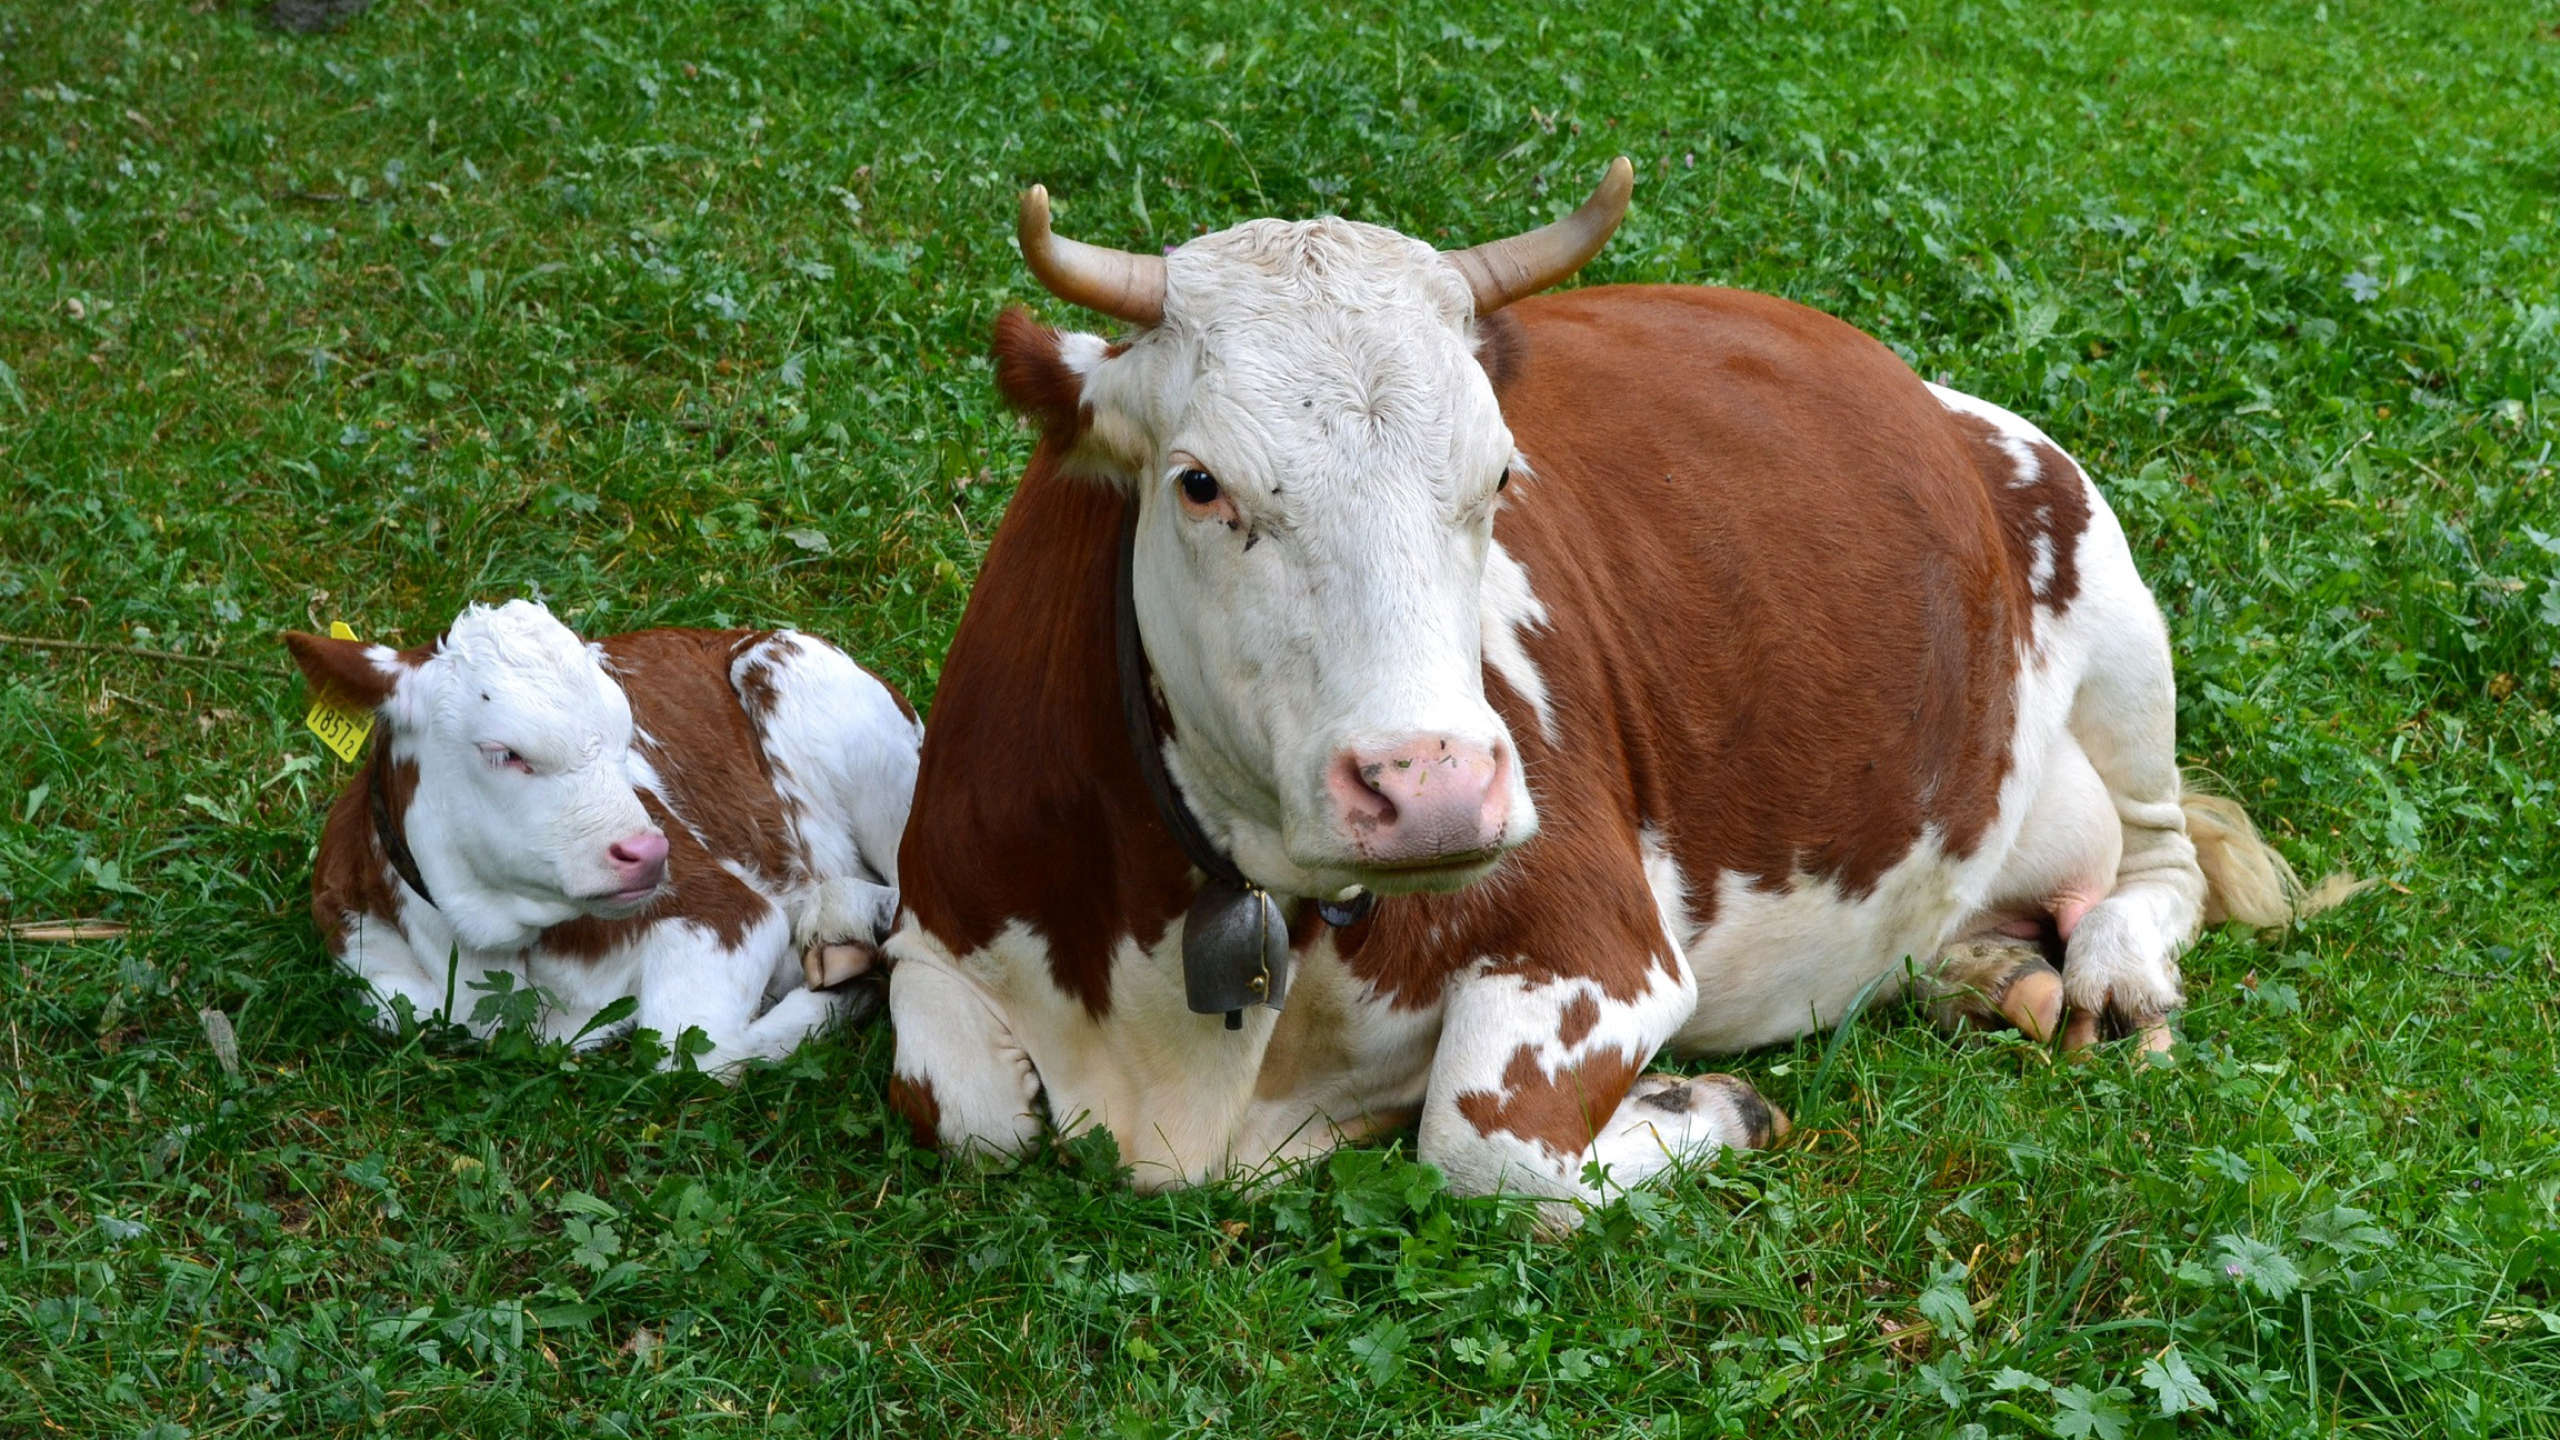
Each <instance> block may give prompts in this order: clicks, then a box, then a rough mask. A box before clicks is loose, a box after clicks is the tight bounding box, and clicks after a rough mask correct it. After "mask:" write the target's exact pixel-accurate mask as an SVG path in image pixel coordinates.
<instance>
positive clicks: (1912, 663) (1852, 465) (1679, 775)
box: [1496, 286, 2029, 922]
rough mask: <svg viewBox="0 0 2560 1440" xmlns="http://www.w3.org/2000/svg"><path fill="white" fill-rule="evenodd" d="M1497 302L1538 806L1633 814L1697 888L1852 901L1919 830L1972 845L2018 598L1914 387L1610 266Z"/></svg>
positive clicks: (1998, 732) (1954, 457) (1997, 735)
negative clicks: (1607, 272) (1523, 473)
mask: <svg viewBox="0 0 2560 1440" xmlns="http://www.w3.org/2000/svg"><path fill="white" fill-rule="evenodd" d="M1506 314H1507V317H1508V318H1507V319H1506V320H1505V321H1503V322H1502V323H1505V324H1508V325H1510V326H1512V327H1515V329H1516V339H1517V350H1518V356H1517V359H1518V365H1517V373H1516V374H1515V375H1514V376H1513V377H1511V382H1510V383H1509V384H1508V385H1507V386H1506V387H1505V388H1504V390H1503V392H1502V400H1503V410H1504V415H1505V418H1506V419H1507V420H1508V421H1509V423H1510V425H1511V428H1512V432H1513V436H1514V438H1515V440H1516V441H1517V443H1518V444H1519V447H1520V449H1521V451H1522V453H1523V454H1524V455H1526V456H1527V458H1528V460H1529V463H1530V467H1531V469H1532V470H1533V471H1534V474H1535V478H1534V479H1532V480H1530V481H1528V482H1526V483H1525V484H1524V485H1523V486H1521V487H1520V493H1519V494H1518V495H1517V496H1516V498H1514V499H1513V501H1512V503H1511V504H1510V505H1508V506H1507V507H1506V509H1505V510H1504V512H1503V514H1502V515H1501V517H1500V519H1499V521H1498V522H1497V525H1496V535H1497V537H1498V539H1499V540H1500V541H1501V543H1502V544H1503V546H1504V547H1505V548H1506V549H1507V550H1509V551H1510V553H1511V554H1512V555H1513V556H1514V557H1515V558H1516V559H1518V560H1519V561H1520V562H1521V563H1522V564H1523V566H1524V567H1525V568H1526V569H1527V571H1528V575H1529V580H1530V583H1531V585H1532V587H1533V588H1534V590H1535V592H1536V594H1537V596H1538V597H1539V599H1540V601H1541V602H1542V603H1543V605H1544V607H1545V610H1546V612H1547V616H1548V624H1547V626H1546V628H1545V629H1544V630H1543V631H1539V632H1535V633H1532V634H1530V635H1528V636H1527V637H1525V640H1526V643H1527V646H1528V650H1529V653H1530V655H1531V657H1532V659H1533V660H1534V662H1535V663H1536V665H1537V666H1538V668H1539V671H1540V674H1541V676H1542V678H1543V680H1544V683H1545V688H1546V690H1547V692H1548V694H1549V695H1550V696H1551V697H1554V698H1553V699H1552V701H1551V706H1550V709H1551V713H1552V714H1553V717H1554V725H1555V737H1554V741H1555V743H1553V744H1552V745H1539V746H1538V748H1539V749H1542V750H1545V751H1546V752H1547V753H1545V754H1544V755H1532V756H1531V757H1530V762H1529V763H1530V773H1531V775H1532V776H1533V777H1536V778H1538V779H1539V780H1540V783H1539V786H1538V789H1539V801H1540V805H1541V808H1542V812H1545V813H1548V814H1549V815H1550V817H1551V822H1554V821H1560V822H1563V823H1565V824H1568V825H1570V824H1573V823H1575V820H1574V817H1572V816H1571V815H1568V814H1564V813H1557V812H1558V811H1560V810H1563V809H1578V808H1580V807H1582V806H1585V805H1589V804H1593V803H1600V804H1615V805H1622V806H1626V807H1629V808H1631V810H1632V814H1631V815H1629V816H1627V817H1625V818H1632V819H1634V820H1636V821H1637V822H1638V823H1639V824H1642V825H1645V826H1648V827H1652V828H1654V829H1656V830H1658V831H1660V832H1662V833H1663V834H1664V838H1665V839H1666V841H1667V842H1668V844H1669V845H1670V848H1671V851H1672V854H1673V856H1674V857H1675V858H1676V859H1677V861H1678V863H1679V865H1680V868H1681V870H1682V871H1683V872H1684V873H1685V874H1686V875H1687V876H1689V877H1691V879H1692V881H1693V882H1695V881H1697V880H1701V879H1703V878H1705V877H1710V876H1716V875H1720V874H1725V873H1740V874H1742V875H1745V876H1748V877H1751V878H1752V880H1753V881H1754V882H1755V883H1757V884H1760V885H1766V886H1777V885H1781V884H1784V883H1786V882H1788V881H1789V880H1790V879H1791V878H1793V877H1800V876H1807V877H1819V878H1823V879H1828V880H1831V881H1833V882H1835V883H1836V884H1837V885H1838V886H1839V887H1840V888H1841V890H1842V891H1843V892H1844V893H1847V894H1851V895H1856V894H1860V893H1863V892H1864V891H1865V890H1867V889H1868V888H1870V887H1872V886H1873V885H1874V883H1875V882H1876V880H1877V878H1878V877H1879V876H1880V875H1881V874H1882V873H1883V872H1884V871H1886V870H1887V869H1889V868H1891V867H1892V866H1893V865H1894V864H1896V863H1897V862H1898V861H1900V860H1901V859H1903V858H1904V857H1905V856H1906V855H1908V854H1909V853H1910V852H1911V850H1912V848H1913V846H1914V844H1915V843H1917V842H1918V841H1919V839H1920V837H1921V835H1922V833H1923V831H1924V829H1929V828H1934V831H1935V833H1936V834H1937V836H1938V837H1939V839H1940V841H1941V843H1942V844H1943V845H1944V846H1945V847H1946V848H1947V849H1948V850H1950V851H1951V852H1954V853H1958V854H1962V853H1966V852H1969V851H1970V850H1971V849H1972V848H1973V847H1974V846H1975V845H1976V844H1977V843H1978V842H1979V840H1980V839H1981V837H1982V835H1983V834H1984V831H1985V830H1986V828H1987V827H1989V826H1990V825H1991V824H1992V823H1993V821H1994V818H1995V816H1996V814H1997V811H1998V802H1999V790H2000V781H2001V778H2002V775H2003V773H2004V772H2005V770H2006V768H2007V764H2008V751H2009V746H2010V743H2011V739H2012V730H2013V716H2012V698H2011V697H2012V690H2013V679H2014V674H2015V668H2016V665H2017V663H2018V662H2017V658H2016V657H2017V654H2018V643H2019V640H2020V638H2021V637H2022V636H2023V635H2024V634H2025V627H2026V626H2027V624H2028V623H2029V611H2028V607H2027V601H2026V592H2025V590H2024V588H2023V586H2022V585H2021V583H2020V580H2019V577H2018V575H2017V573H2016V569H2017V567H2016V566H2015V564H2014V563H2013V560H2012V557H2011V556H2010V555H2009V553H2008V552H2007V550H2006V549H2005V548H2004V545H2003V541H2002V531H2001V527H2000V520H1999V516H1998V514H1997V512H1996V497H1995V496H1994V495H1993V494H1992V493H1991V491H1990V490H1989V489H1988V488H1987V487H1986V485H1985V483H1984V480H1983V477H1982V474H1981V471H1980V470H1979V468H1978V467H1977V465H1976V463H1975V460H1974V457H1973V452H1972V451H1971V450H1970V449H1969V448H1968V447H1967V445H1966V442H1965V439H1964V436H1963V434H1962V432H1961V431H1959V430H1958V429H1957V428H1956V427H1955V426H1954V425H1953V424H1951V423H1950V417H1949V415H1948V412H1947V411H1946V409H1945V408H1944V407H1943V406H1942V405H1941V404H1940V403H1939V402H1938V401H1937V400H1936V398H1935V397H1934V396H1933V395H1932V394H1931V393H1930V392H1929V390H1928V388H1927V387H1926V386H1925V385H1923V384H1922V383H1921V382H1920V380H1919V379H1918V378H1917V377H1916V376H1914V375H1913V374H1912V373H1911V371H1910V370H1909V368H1908V367H1906V366H1905V365H1903V363H1902V362H1901V361H1900V360H1899V359H1898V358H1897V357H1895V356H1894V355H1893V353H1892V352H1891V351H1889V350H1887V349H1886V348H1885V347H1884V346H1882V345H1880V344H1878V343H1877V342H1875V341H1874V340H1872V339H1870V338H1868V337H1867V336H1865V335H1863V334H1861V333H1859V332H1858V331H1856V330H1855V329H1853V328H1851V327H1850V326H1848V325H1846V324H1843V323H1842V322H1840V321H1838V320H1835V319H1832V318H1831V317H1829V316H1826V315H1822V314H1819V313H1817V312H1815V311H1811V310H1808V309H1805V308H1803V307H1801V306H1798V305H1794V304H1791V303H1789V302H1786V301H1782V300H1776V299H1772V298H1770V297H1767V296H1760V295H1752V294H1747V293H1743V292H1738V291H1729V290H1714V289H1700V288H1690V287H1671V286H1645V287H1632V286H1630V287H1602V288H1596V289H1588V290H1581V291H1575V292H1571V293H1567V294H1561V295H1552V296H1540V297H1536V298H1533V299H1530V300H1526V301H1523V302H1522V303H1520V304H1519V305H1517V306H1514V307H1512V309H1511V310H1510V311H1508V312H1506ZM1536 728H1537V727H1536V726H1535V725H1534V723H1532V724H1527V725H1521V724H1518V723H1517V722H1515V733H1517V732H1518V731H1520V730H1523V729H1526V730H1531V731H1534V730H1535V729H1536ZM1524 743H1531V744H1535V743H1536V742H1524ZM1593 797H1603V798H1600V799H1598V800H1597V801H1596V802H1595V800H1594V799H1593ZM1592 818H1593V819H1594V820H1599V819H1600V818H1601V817H1596V816H1595V817H1592ZM1534 848H1535V847H1534V845H1533V847H1532V849H1533V851H1534ZM1520 858H1523V859H1527V858H1529V857H1528V856H1523V857H1520ZM1711 898H1712V897H1711V896H1703V895H1699V896H1693V900H1692V903H1693V907H1698V906H1703V905H1704V904H1706V903H1708V902H1709V901H1711ZM1695 918H1697V919H1698V920H1700V921H1702V922H1703V921H1705V920H1706V919H1708V918H1709V917H1708V916H1707V915H1706V914H1704V913H1697V914H1696V915H1695Z"/></svg>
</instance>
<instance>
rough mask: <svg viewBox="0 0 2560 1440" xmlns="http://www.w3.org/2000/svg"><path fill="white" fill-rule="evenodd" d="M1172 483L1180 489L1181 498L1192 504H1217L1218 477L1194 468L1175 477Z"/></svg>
mask: <svg viewBox="0 0 2560 1440" xmlns="http://www.w3.org/2000/svg"><path fill="white" fill-rule="evenodd" d="M1174 481H1175V483H1176V484H1179V485H1180V486H1181V487H1182V498H1183V499H1185V500H1188V501H1190V502H1191V503H1192V504H1194V505H1203V506H1206V505H1215V504H1217V503H1218V477H1217V476H1215V475H1212V474H1210V473H1209V472H1208V471H1206V470H1203V469H1200V468H1199V467H1197V466H1194V467H1192V468H1191V469H1188V470H1185V471H1183V472H1182V473H1181V474H1180V475H1177V476H1175V477H1174Z"/></svg>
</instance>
